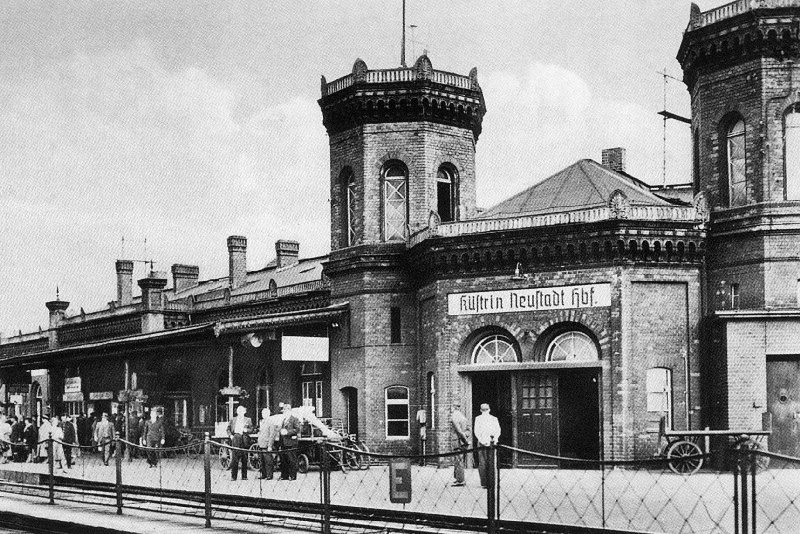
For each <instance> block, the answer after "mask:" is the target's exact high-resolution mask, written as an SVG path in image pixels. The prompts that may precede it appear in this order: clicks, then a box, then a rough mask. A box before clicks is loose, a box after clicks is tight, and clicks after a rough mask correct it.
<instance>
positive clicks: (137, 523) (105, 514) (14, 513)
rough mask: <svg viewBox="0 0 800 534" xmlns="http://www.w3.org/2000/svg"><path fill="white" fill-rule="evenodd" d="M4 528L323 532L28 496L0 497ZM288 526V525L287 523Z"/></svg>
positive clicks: (114, 533)
mask: <svg viewBox="0 0 800 534" xmlns="http://www.w3.org/2000/svg"><path fill="white" fill-rule="evenodd" d="M0 510H2V512H0V525H2V526H4V527H11V526H16V527H19V528H23V529H24V528H25V526H33V527H36V528H37V529H42V530H44V531H51V532H61V533H64V534H66V533H70V532H80V533H81V534H150V533H161V532H163V533H170V534H172V533H175V534H182V533H187V534H188V533H190V532H198V533H199V532H202V533H209V534H213V533H229V534H230V533H234V532H242V533H256V532H258V533H261V534H289V533H291V534H305V533H310V532H319V529H316V530H308V529H303V528H300V527H299V526H295V525H287V524H283V525H281V524H280V523H281V522H280V521H274V522H273V523H268V524H264V523H246V522H236V523H233V522H223V521H219V520H217V521H215V522H214V524H212V527H211V528H204V525H205V521H204V519H203V518H201V517H192V516H185V515H176V514H172V515H166V514H161V513H157V512H147V511H143V510H134V509H126V510H125V514H124V515H116V513H115V511H114V509H113V508H109V507H108V506H99V505H91V504H84V503H74V502H63V501H56V504H55V505H50V504H47V502H46V501H43V500H42V499H41V498H37V497H30V496H24V495H10V494H0ZM284 523H285V522H284Z"/></svg>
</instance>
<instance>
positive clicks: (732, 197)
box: [726, 119, 747, 207]
mask: <svg viewBox="0 0 800 534" xmlns="http://www.w3.org/2000/svg"><path fill="white" fill-rule="evenodd" d="M744 134H745V128H744V121H743V120H741V119H739V120H738V121H736V122H735V123H734V124H733V126H731V127H730V128H729V129H728V134H727V138H726V140H727V141H726V142H727V156H728V205H729V206H730V207H734V206H744V205H745V204H747V178H746V167H747V156H746V153H745V136H744Z"/></svg>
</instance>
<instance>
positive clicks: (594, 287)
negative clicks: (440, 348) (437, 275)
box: [447, 284, 611, 315]
mask: <svg viewBox="0 0 800 534" xmlns="http://www.w3.org/2000/svg"><path fill="white" fill-rule="evenodd" d="M604 306H611V284H585V285H579V286H557V287H537V288H524V289H508V290H503V291H478V292H474V293H451V294H449V295H447V314H448V315H483V314H487V313H519V312H531V311H544V310H568V309H575V308H600V307H604Z"/></svg>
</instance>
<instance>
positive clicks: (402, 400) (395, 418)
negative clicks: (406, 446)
mask: <svg viewBox="0 0 800 534" xmlns="http://www.w3.org/2000/svg"><path fill="white" fill-rule="evenodd" d="M384 394H385V401H386V402H385V416H386V438H387V439H408V437H409V433H408V430H409V422H408V421H409V416H408V388H407V387H403V386H392V387H388V388H386V390H385V392H384Z"/></svg>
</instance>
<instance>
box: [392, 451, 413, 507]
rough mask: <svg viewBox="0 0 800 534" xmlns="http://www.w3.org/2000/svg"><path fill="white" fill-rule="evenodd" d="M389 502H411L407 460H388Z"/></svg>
mask: <svg viewBox="0 0 800 534" xmlns="http://www.w3.org/2000/svg"><path fill="white" fill-rule="evenodd" d="M389 501H391V502H393V503H401V504H406V503H410V502H411V460H410V459H408V458H393V459H391V460H389Z"/></svg>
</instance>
